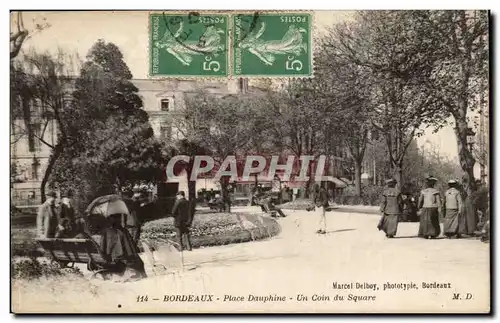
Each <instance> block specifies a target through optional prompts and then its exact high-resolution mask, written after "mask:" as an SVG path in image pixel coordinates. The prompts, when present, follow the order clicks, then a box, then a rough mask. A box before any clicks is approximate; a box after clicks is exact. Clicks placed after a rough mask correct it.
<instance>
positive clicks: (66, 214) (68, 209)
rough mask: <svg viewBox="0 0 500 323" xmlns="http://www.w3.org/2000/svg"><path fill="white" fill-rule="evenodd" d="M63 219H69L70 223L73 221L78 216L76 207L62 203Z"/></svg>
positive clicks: (61, 216)
mask: <svg viewBox="0 0 500 323" xmlns="http://www.w3.org/2000/svg"><path fill="white" fill-rule="evenodd" d="M60 218H61V219H68V220H69V221H70V223H73V222H74V221H75V218H76V213H75V209H74V208H73V206H70V205H67V204H65V203H62V204H61V214H60Z"/></svg>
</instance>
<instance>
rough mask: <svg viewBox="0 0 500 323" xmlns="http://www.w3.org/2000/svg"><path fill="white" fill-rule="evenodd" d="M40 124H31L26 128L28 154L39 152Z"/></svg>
mask: <svg viewBox="0 0 500 323" xmlns="http://www.w3.org/2000/svg"><path fill="white" fill-rule="evenodd" d="M41 132H42V131H41V124H39V123H32V124H30V125H29V127H28V146H29V151H30V152H35V151H40V139H38V138H39V137H40V136H41Z"/></svg>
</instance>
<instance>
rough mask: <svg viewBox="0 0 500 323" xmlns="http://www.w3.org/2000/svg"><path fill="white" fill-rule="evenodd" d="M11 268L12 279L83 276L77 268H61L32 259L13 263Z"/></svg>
mask: <svg viewBox="0 0 500 323" xmlns="http://www.w3.org/2000/svg"><path fill="white" fill-rule="evenodd" d="M11 266H12V278H13V279H28V280H31V279H37V278H41V277H52V276H64V275H68V274H73V275H78V276H83V274H82V272H81V271H80V269H78V268H77V267H74V268H61V267H60V266H59V265H58V264H55V263H46V262H40V261H39V260H38V259H36V258H34V257H32V258H29V259H23V260H20V261H13V262H12V264H11Z"/></svg>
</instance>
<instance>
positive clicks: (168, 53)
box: [149, 12, 229, 77]
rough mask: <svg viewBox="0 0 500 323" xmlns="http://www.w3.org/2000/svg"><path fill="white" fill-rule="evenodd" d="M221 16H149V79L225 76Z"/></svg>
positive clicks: (225, 33)
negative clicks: (157, 77) (150, 77)
mask: <svg viewBox="0 0 500 323" xmlns="http://www.w3.org/2000/svg"><path fill="white" fill-rule="evenodd" d="M228 18H229V16H228V15H223V14H200V13H198V12H189V13H188V12H186V13H185V14H167V13H158V14H150V16H149V19H150V75H151V76H173V77H182V76H209V77H225V76H228V72H229V69H228V62H229V60H228V52H229V50H228V24H229V21H228Z"/></svg>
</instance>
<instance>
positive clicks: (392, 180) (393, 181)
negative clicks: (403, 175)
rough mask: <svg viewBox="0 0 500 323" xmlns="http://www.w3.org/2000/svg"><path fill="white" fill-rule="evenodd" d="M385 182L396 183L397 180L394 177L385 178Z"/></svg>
mask: <svg viewBox="0 0 500 323" xmlns="http://www.w3.org/2000/svg"><path fill="white" fill-rule="evenodd" d="M385 183H386V184H391V183H397V181H396V180H395V179H394V178H389V179H386V180H385Z"/></svg>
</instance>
